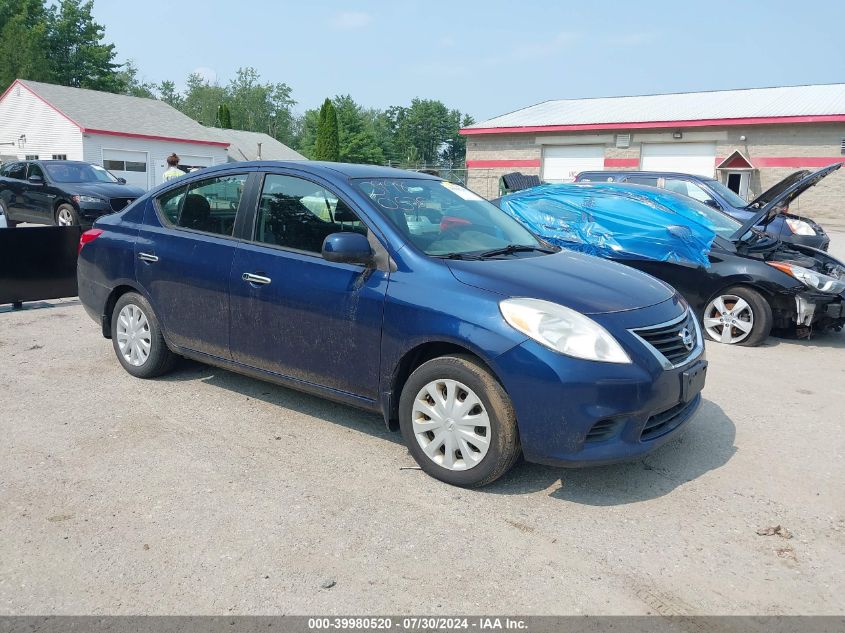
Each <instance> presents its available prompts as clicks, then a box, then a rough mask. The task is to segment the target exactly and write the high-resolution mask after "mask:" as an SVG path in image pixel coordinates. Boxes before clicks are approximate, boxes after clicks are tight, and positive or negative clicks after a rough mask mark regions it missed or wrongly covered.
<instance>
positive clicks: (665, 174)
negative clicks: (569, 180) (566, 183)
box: [578, 169, 716, 180]
mask: <svg viewBox="0 0 845 633" xmlns="http://www.w3.org/2000/svg"><path fill="white" fill-rule="evenodd" d="M592 174H611V175H614V176H655V177H657V178H694V179H695V180H716V179H715V178H713V177H711V176H699V175H697V174H685V173H683V172H680V171H640V170H637V169H635V170H633V171H627V170H616V169H606V170H601V171H582V172H581V173H579V174H578V177H581V176H588V175H592Z"/></svg>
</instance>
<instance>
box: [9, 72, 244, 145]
mask: <svg viewBox="0 0 845 633" xmlns="http://www.w3.org/2000/svg"><path fill="white" fill-rule="evenodd" d="M15 86H20V87H21V88H25V89H26V90H27V92H29V93H30V94H31V95H33V96H34V97H36V98H37V99H38V100H39V101H41V102H43V103H44V104H45V105H47V106H48V107H49V108H50V109H52V110H53V111H55V112H56V113H57V114H59V115H61V116H63V117H64V118H65V119H67V120H68V121H70V122H71V123H73V124H74V125H75V126H76V127H78V128H79V131H80V132H82V133H83V134H105V135H108V136H124V137H126V138H141V139H147V140H151V141H168V142H170V143H189V144H191V145H215V146H217V147H229V145H230V143H227V142H225V141H200V140H196V139H187V138H175V137H171V136H156V135H153V134H134V133H132V132H114V131H112V130H95V129H91V128H84V127H82V126H81V125H80V124H79V123H77V122H76V121H74V120H73V119H71V118H70V117H69V116H68V115H66V114H65V113H64V112H62V111H61V110H59V109H58V108H57V107H56V106H54V105H53V104H52V103H50V102H49V101H47V100H46V99H45V98H44V97H42V96H41V95H40V94H38V93H37V92H35V91H34V90H33V89H32V88H30V87H29V86H27V85H26V84H25V83H23V82H22V81H21V80H20V79H15V80H14V81H13V82H12V85H11V86H9V87H8V88H6V90H5V91H4V92H3V94H2V95H0V101H2V100H3V99H4V98H5V97H6V95H7V94H9V92H10V91H11V90H12V88H14V87H15Z"/></svg>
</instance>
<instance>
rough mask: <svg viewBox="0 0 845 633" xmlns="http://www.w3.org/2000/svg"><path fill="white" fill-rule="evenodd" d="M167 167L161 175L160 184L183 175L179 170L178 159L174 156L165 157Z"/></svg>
mask: <svg viewBox="0 0 845 633" xmlns="http://www.w3.org/2000/svg"><path fill="white" fill-rule="evenodd" d="M167 165H168V167H167V170H166V171H165V172H164V174H163V175H162V182H167V181H168V180H173V179H174V178H178V177H179V176H184V175H185V172H184V171H182V170H181V169H179V157H178V156H177V155H176V154H171V155H170V156H168V157H167Z"/></svg>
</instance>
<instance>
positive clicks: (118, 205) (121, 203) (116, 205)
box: [109, 198, 135, 211]
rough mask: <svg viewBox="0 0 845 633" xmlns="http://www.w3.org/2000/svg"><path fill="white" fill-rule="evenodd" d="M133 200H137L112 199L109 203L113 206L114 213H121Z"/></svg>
mask: <svg viewBox="0 0 845 633" xmlns="http://www.w3.org/2000/svg"><path fill="white" fill-rule="evenodd" d="M133 200H135V198H112V199H111V200H109V203H110V204H111V208H112V211H120V210H121V209H123V208H124V207H125V206H127V205H128V204H129V203H130V202H132V201H133Z"/></svg>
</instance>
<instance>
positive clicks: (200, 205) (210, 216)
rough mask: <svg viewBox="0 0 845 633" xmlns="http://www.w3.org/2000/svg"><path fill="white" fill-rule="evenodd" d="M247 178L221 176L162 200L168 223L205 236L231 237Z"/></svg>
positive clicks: (162, 210)
mask: <svg viewBox="0 0 845 633" xmlns="http://www.w3.org/2000/svg"><path fill="white" fill-rule="evenodd" d="M246 178H247V176H246V174H238V175H233V176H221V177H220V178H211V179H208V180H201V181H199V182H195V183H191V184H190V185H187V186H185V187H179V188H178V189H175V190H173V191H168V192H167V193H166V194H164V195H163V196H160V197H159V198H158V199H157V201H158V206H159V209H160V210H161V213H162V215H163V216H164V219H165V222H167V223H168V224H171V225H173V226H180V227H183V228H186V229H193V230H195V231H203V232H204V233H214V234H216V235H227V236H228V235H231V234H232V230H233V229H234V227H235V215H236V214H237V212H238V205H239V204H240V201H241V195H242V194H243V190H244V185H245V184H246Z"/></svg>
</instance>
